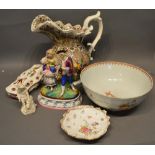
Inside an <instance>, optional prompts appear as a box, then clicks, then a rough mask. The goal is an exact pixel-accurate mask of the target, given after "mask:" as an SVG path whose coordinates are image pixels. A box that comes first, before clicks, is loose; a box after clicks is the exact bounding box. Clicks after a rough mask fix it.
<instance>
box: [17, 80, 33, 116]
mask: <svg viewBox="0 0 155 155" xmlns="http://www.w3.org/2000/svg"><path fill="white" fill-rule="evenodd" d="M17 98H18V100H19V102H21V103H22V107H21V112H22V114H24V115H28V114H32V113H34V112H35V111H36V104H35V103H34V101H33V97H32V96H31V95H29V93H28V90H27V88H26V87H25V86H24V85H23V84H22V83H21V82H19V83H18V84H17Z"/></svg>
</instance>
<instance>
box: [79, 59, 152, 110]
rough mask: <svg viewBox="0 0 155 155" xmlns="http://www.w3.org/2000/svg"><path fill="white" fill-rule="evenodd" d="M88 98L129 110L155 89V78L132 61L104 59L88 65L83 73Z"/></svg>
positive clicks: (105, 105)
mask: <svg viewBox="0 0 155 155" xmlns="http://www.w3.org/2000/svg"><path fill="white" fill-rule="evenodd" d="M80 78H81V82H82V84H83V87H84V89H85V92H86V94H87V95H88V97H89V98H90V99H91V100H92V101H93V102H94V103H96V104H97V105H99V106H101V107H103V108H106V109H110V110H113V111H120V110H128V109H131V108H133V107H135V106H137V105H138V104H139V103H141V102H142V101H143V100H144V98H145V97H146V96H147V95H148V93H149V92H150V91H151V89H152V88H153V79H152V77H151V75H149V74H148V73H147V72H146V71H145V70H143V69H142V68H140V67H137V66H135V65H132V64H128V63H124V62H115V61H105V62H98V63H94V64H91V65H89V66H87V67H85V68H84V69H83V70H82V72H81V75H80Z"/></svg>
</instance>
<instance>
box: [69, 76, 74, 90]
mask: <svg viewBox="0 0 155 155" xmlns="http://www.w3.org/2000/svg"><path fill="white" fill-rule="evenodd" d="M68 81H69V83H70V86H71V88H72V89H73V90H76V88H75V87H74V85H73V76H72V75H70V76H68Z"/></svg>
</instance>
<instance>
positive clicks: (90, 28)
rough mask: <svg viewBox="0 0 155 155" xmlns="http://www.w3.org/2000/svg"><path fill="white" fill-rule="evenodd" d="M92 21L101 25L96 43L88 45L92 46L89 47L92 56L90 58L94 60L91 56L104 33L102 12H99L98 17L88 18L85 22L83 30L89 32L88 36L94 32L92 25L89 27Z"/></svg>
mask: <svg viewBox="0 0 155 155" xmlns="http://www.w3.org/2000/svg"><path fill="white" fill-rule="evenodd" d="M91 21H96V22H97V23H98V25H99V27H98V33H97V35H96V37H95V39H94V41H93V42H92V43H87V45H88V46H90V47H89V54H90V58H91V59H92V57H91V54H92V52H93V51H95V46H96V44H97V43H98V41H99V40H100V39H101V36H102V32H103V22H102V18H101V17H100V11H97V13H96V15H92V16H88V17H87V18H86V19H85V20H84V24H83V29H84V30H87V31H86V34H90V33H91V31H92V30H93V26H92V25H90V26H89V23H90V22H91Z"/></svg>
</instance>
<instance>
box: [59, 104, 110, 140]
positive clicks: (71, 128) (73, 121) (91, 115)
mask: <svg viewBox="0 0 155 155" xmlns="http://www.w3.org/2000/svg"><path fill="white" fill-rule="evenodd" d="M109 119H110V117H109V116H107V115H106V111H105V110H101V109H100V108H94V107H93V106H77V107H75V108H74V109H72V110H69V111H67V112H66V113H65V114H64V115H63V118H62V120H61V121H60V122H61V128H62V129H63V130H64V131H65V132H66V133H67V134H68V135H69V136H71V137H74V138H77V139H84V140H94V139H97V138H100V137H101V136H102V135H104V134H105V133H106V132H107V129H108V127H109V125H110V121H109Z"/></svg>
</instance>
